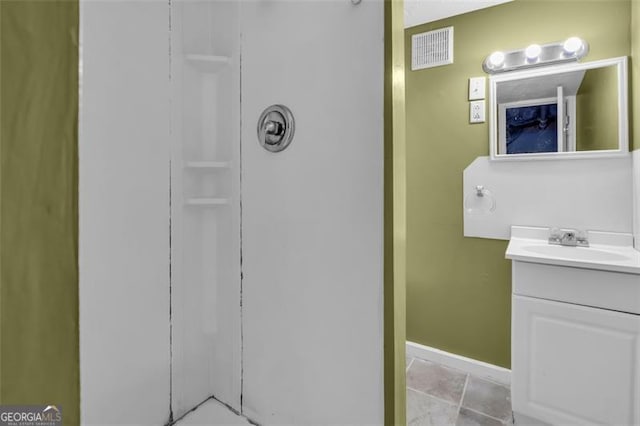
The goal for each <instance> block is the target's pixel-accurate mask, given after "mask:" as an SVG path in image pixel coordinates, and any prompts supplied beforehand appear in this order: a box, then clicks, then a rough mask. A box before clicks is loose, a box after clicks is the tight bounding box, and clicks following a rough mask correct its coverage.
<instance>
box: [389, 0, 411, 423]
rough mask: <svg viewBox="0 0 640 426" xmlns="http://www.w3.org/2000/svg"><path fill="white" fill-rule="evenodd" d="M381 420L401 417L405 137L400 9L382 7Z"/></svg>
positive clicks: (395, 0) (398, 1)
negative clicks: (382, 357)
mask: <svg viewBox="0 0 640 426" xmlns="http://www.w3.org/2000/svg"><path fill="white" fill-rule="evenodd" d="M384 39H385V43H384V66H385V72H384V423H385V425H387V426H391V425H405V424H406V423H407V421H406V392H407V389H406V376H405V370H406V362H405V342H406V333H405V328H406V302H405V292H406V166H405V163H406V151H405V149H406V140H405V126H406V119H405V98H404V96H405V87H404V9H403V1H402V0H385V8H384Z"/></svg>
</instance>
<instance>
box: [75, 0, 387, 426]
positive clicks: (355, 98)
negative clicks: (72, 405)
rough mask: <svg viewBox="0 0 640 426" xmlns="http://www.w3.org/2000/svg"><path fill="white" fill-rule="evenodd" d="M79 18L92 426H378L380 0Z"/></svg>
mask: <svg viewBox="0 0 640 426" xmlns="http://www.w3.org/2000/svg"><path fill="white" fill-rule="evenodd" d="M80 8H81V13H80V27H81V37H80V46H81V70H80V81H81V87H80V90H81V100H80V126H79V129H80V134H79V158H80V160H79V175H80V176H79V182H80V184H79V222H80V238H79V258H80V261H79V271H80V362H81V369H80V375H81V377H80V379H81V420H82V423H83V424H149V425H151V424H156V425H160V424H167V423H170V422H172V421H175V420H177V419H179V418H180V417H182V416H183V415H185V414H186V413H188V412H189V411H190V410H192V409H193V408H194V407H196V406H198V405H199V404H200V403H202V402H203V401H206V400H208V399H212V398H213V399H216V400H217V401H220V402H221V403H223V404H225V405H226V406H228V408H229V409H230V410H231V411H234V412H236V413H240V414H242V415H243V416H246V417H247V418H249V419H251V420H252V421H254V422H256V423H258V424H296V425H302V424H382V423H383V81H384V11H383V9H384V3H383V1H381V0H362V1H356V0H295V1H294V0H245V1H231V0H197V1H196V0H193V1H192V0H169V1H167V0H122V1H115V0H81V2H80ZM271 105H283V106H286V107H287V108H288V109H289V110H290V111H291V114H292V117H291V118H292V120H293V121H294V122H295V124H293V123H291V122H287V123H286V124H284V125H282V127H281V128H279V127H278V126H280V124H278V123H263V122H261V123H259V117H260V116H261V114H262V113H263V111H264V110H265V109H266V108H267V107H269V106H271ZM269 117H273V116H269ZM266 124H268V125H269V126H271V127H269V128H268V129H267V128H265V127H264V126H265V125H266ZM293 126H295V131H293V130H294V129H293ZM285 130H291V132H292V134H293V138H292V140H291V143H290V145H289V146H288V147H286V149H284V150H282V151H279V152H272V150H268V149H265V148H264V147H263V146H261V144H260V143H259V141H258V133H261V132H262V134H263V136H264V134H265V132H266V133H269V134H270V135H278V134H279V133H280V132H284V131H285ZM210 424H215V419H211V423H210Z"/></svg>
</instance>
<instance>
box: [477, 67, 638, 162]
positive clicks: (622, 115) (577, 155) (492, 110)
mask: <svg viewBox="0 0 640 426" xmlns="http://www.w3.org/2000/svg"><path fill="white" fill-rule="evenodd" d="M612 65H615V66H617V70H618V149H607V150H599V151H566V152H545V153H532V154H498V142H499V141H498V113H499V112H498V102H497V93H496V88H497V85H498V83H501V82H505V81H512V80H520V79H524V78H531V77H543V76H545V75H552V74H558V73H562V72H570V71H578V70H589V69H593V68H603V67H607V66H612ZM627 66H628V65H627V57H626V56H621V57H619V58H611V59H603V60H600V61H592V62H583V63H573V64H560V65H552V66H549V67H544V68H536V69H527V70H523V71H511V72H506V73H503V74H496V75H492V76H490V77H489V152H490V153H491V160H497V161H514V160H516V161H522V160H536V159H543V160H564V159H569V158H572V159H581V158H603V157H619V156H625V155H628V154H629V113H628V96H629V93H628V82H627Z"/></svg>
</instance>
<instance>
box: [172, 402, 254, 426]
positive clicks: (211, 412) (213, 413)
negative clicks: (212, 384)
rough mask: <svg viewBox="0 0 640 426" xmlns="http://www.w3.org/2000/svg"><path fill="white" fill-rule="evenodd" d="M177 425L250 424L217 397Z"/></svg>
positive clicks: (220, 425) (224, 425)
mask: <svg viewBox="0 0 640 426" xmlns="http://www.w3.org/2000/svg"><path fill="white" fill-rule="evenodd" d="M175 425H176V426H187V425H202V426H204V425H216V426H218V425H219V426H227V425H250V423H249V422H248V421H247V419H245V418H244V417H241V416H238V415H237V414H235V413H234V412H232V411H231V410H229V409H228V408H227V407H225V406H224V405H223V404H221V403H219V402H218V401H216V400H215V399H210V400H208V401H206V402H205V403H203V404H201V405H200V406H199V407H198V408H196V409H195V410H194V411H192V412H190V413H188V414H187V415H186V416H184V417H183V418H182V419H180V420H179V421H178V422H176V423H175Z"/></svg>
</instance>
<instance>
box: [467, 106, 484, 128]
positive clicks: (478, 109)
mask: <svg viewBox="0 0 640 426" xmlns="http://www.w3.org/2000/svg"><path fill="white" fill-rule="evenodd" d="M484 121H485V120H484V101H473V102H469V123H484Z"/></svg>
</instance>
